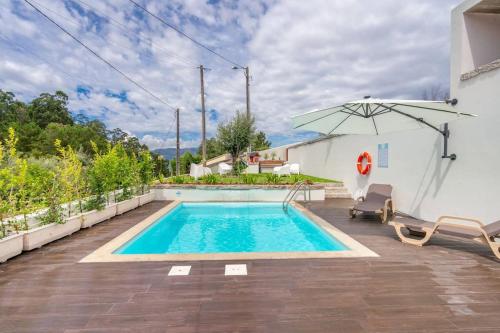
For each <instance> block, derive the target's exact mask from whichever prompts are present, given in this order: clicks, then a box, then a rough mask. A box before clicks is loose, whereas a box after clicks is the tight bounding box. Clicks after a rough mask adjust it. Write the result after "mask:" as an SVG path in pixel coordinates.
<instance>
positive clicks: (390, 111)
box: [292, 98, 476, 160]
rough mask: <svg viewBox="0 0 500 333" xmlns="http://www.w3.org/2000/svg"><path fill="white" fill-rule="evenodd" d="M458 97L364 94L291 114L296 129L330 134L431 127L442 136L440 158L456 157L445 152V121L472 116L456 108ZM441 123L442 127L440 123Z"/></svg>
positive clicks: (387, 131)
mask: <svg viewBox="0 0 500 333" xmlns="http://www.w3.org/2000/svg"><path fill="white" fill-rule="evenodd" d="M456 104H457V100H456V99H453V100H447V101H445V102H438V101H417V100H388V99H374V98H365V99H363V100H359V101H353V102H349V103H345V104H342V105H339V106H335V107H331V108H327V109H322V110H314V111H311V112H307V113H304V114H302V115H298V116H294V117H292V121H293V127H294V128H295V129H301V130H309V131H313V132H319V133H323V134H326V135H330V134H372V135H378V134H383V133H390V132H397V131H405V130H412V129H418V128H424V127H430V128H432V129H434V130H436V131H438V132H439V133H441V134H442V135H443V136H444V138H445V141H444V154H443V158H451V159H452V160H454V159H456V155H455V154H451V155H448V152H447V148H448V147H447V140H448V138H449V135H450V132H449V130H448V123H449V122H450V121H454V120H457V119H461V118H464V117H475V116H476V115H474V114H470V113H462V112H458V111H457V110H456V108H455V105H456ZM443 124H444V128H443V129H441V128H440V126H441V125H443Z"/></svg>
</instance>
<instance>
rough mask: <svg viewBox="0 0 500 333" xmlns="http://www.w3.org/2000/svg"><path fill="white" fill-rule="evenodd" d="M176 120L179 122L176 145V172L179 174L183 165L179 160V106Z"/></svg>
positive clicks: (176, 111)
mask: <svg viewBox="0 0 500 333" xmlns="http://www.w3.org/2000/svg"><path fill="white" fill-rule="evenodd" d="M175 120H176V122H177V142H176V146H175V174H176V175H177V176H179V174H180V170H181V166H180V163H179V162H180V161H179V108H177V109H176V110H175Z"/></svg>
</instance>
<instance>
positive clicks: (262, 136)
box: [252, 131, 271, 151]
mask: <svg viewBox="0 0 500 333" xmlns="http://www.w3.org/2000/svg"><path fill="white" fill-rule="evenodd" d="M269 148H271V141H268V140H267V139H266V133H264V132H262V131H259V132H258V133H257V134H256V135H255V137H254V138H253V140H252V150H254V151H255V150H266V149H269Z"/></svg>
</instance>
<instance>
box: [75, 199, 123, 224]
mask: <svg viewBox="0 0 500 333" xmlns="http://www.w3.org/2000/svg"><path fill="white" fill-rule="evenodd" d="M116 206H117V205H116V204H112V205H109V206H107V207H105V208H104V209H103V210H92V211H90V212H86V213H83V214H82V228H88V227H91V226H93V225H94V224H97V223H100V222H103V221H106V220H109V219H110V218H112V217H113V216H115V215H116Z"/></svg>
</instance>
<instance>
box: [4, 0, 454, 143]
mask: <svg viewBox="0 0 500 333" xmlns="http://www.w3.org/2000/svg"><path fill="white" fill-rule="evenodd" d="M86 2H88V3H89V4H91V5H92V6H93V7H96V8H97V9H98V11H99V13H97V14H98V15H105V16H106V17H108V19H107V21H104V20H102V21H96V13H94V14H92V15H87V14H86V15H81V14H80V11H78V10H76V9H74V8H73V9H71V7H68V5H67V2H63V1H62V0H57V1H52V0H51V1H49V0H37V3H42V4H43V5H44V6H45V7H47V8H49V9H51V10H53V11H54V12H57V14H58V15H53V14H52V13H51V12H48V14H49V15H50V16H53V17H54V19H56V20H57V21H58V22H59V23H60V24H62V25H64V26H65V27H66V28H67V29H68V30H69V31H71V32H72V33H74V34H75V35H77V36H78V37H79V38H81V39H82V40H84V41H85V43H87V44H88V45H89V46H90V47H92V48H93V49H95V50H96V51H98V52H99V53H100V54H101V55H102V56H103V57H105V58H106V59H108V60H109V61H111V62H113V64H114V65H116V66H117V67H118V68H119V69H120V70H122V71H123V72H124V73H126V74H127V75H129V76H131V77H133V78H134V80H136V81H137V82H139V83H140V84H141V85H143V86H144V87H146V88H147V89H149V90H150V91H152V92H153V93H154V94H155V95H157V96H160V97H161V98H162V99H164V100H166V101H167V102H168V103H169V104H171V105H172V106H175V107H177V106H181V107H182V108H183V112H182V115H181V133H182V137H183V138H185V139H186V141H184V143H183V144H184V145H185V146H186V145H193V146H197V145H198V143H197V140H195V139H193V137H195V135H194V134H193V133H199V131H200V127H201V126H200V113H199V112H196V109H199V107H200V96H199V89H200V87H199V71H198V70H197V69H196V68H195V67H196V66H197V65H198V64H200V63H203V64H204V65H205V66H206V67H208V68H211V69H212V70H210V71H207V72H206V73H205V79H206V105H207V109H216V110H217V111H218V114H219V120H221V121H224V120H227V119H229V118H230V117H231V116H232V115H233V114H234V112H235V110H244V109H245V86H244V76H243V73H242V71H239V70H238V71H235V70H231V65H230V64H227V63H225V62H224V61H222V60H221V59H219V58H217V57H215V56H213V55H212V54H210V53H209V52H206V51H205V50H203V49H201V48H199V47H197V46H196V45H194V44H193V43H192V42H191V41H189V40H187V39H186V38H184V37H182V36H180V35H179V34H178V33H176V32H174V31H172V30H171V29H168V28H166V27H165V26H163V25H161V24H160V23H159V22H157V21H155V20H154V19H151V18H150V17H148V16H147V15H144V16H143V17H142V18H141V17H139V16H136V15H135V14H134V13H136V12H137V9H136V8H134V6H133V5H131V4H130V2H128V1H126V0H117V1H113V2H109V1H98V0H87V1H86ZM458 2H459V0H411V1H405V2H401V1H398V0H379V1H368V0H365V1H359V0H357V1H355V0H309V1H285V0H281V1H276V0H267V1H264V0H262V1H255V0H241V1H238V2H234V1H229V0H222V1H220V2H218V3H216V4H214V5H210V4H208V2H207V1H205V0H189V1H180V0H176V1H172V2H163V1H159V0H151V1H148V2H147V4H148V8H149V9H150V10H151V11H152V12H154V13H158V14H159V15H161V16H162V17H164V18H166V19H167V20H168V21H169V22H173V23H174V24H176V25H177V26H179V27H180V28H181V29H182V30H183V31H186V32H188V33H189V34H191V35H193V36H195V37H196V38H197V39H198V40H201V41H203V42H204V43H206V44H208V45H210V46H211V47H213V48H214V49H215V50H217V51H218V52H220V53H223V54H224V55H226V56H227V57H229V58H231V59H235V61H236V62H237V63H239V64H243V65H246V64H249V65H250V69H251V75H252V81H251V103H252V112H253V114H254V115H255V116H256V119H257V126H258V127H259V129H262V130H264V131H266V132H267V133H268V134H270V135H278V136H282V137H290V141H295V140H294V135H293V134H292V133H293V130H292V129H291V124H290V116H291V115H293V114H297V113H301V112H305V111H309V110H311V109H314V108H319V107H324V106H331V105H334V104H337V103H341V102H343V101H346V100H350V99H358V98H360V97H362V96H364V95H372V96H377V97H386V98H419V97H420V94H421V92H422V90H424V89H425V88H428V87H429V86H431V85H434V84H441V85H443V86H447V84H448V52H449V51H448V50H449V15H450V13H449V12H450V9H451V7H452V6H453V5H455V4H457V3H458ZM75 3H76V4H79V3H77V2H75ZM82 8H83V9H84V10H86V11H87V12H88V8H86V7H85V6H83V7H82ZM101 13H102V14H101ZM109 18H112V20H109ZM0 19H1V20H2V27H3V28H2V31H1V35H0V48H1V52H0V88H1V89H4V90H12V91H14V92H15V93H16V94H18V95H19V96H21V97H22V98H26V99H28V98H30V97H33V96H36V95H38V94H39V93H41V92H46V91H53V90H56V89H61V90H64V91H66V92H67V93H68V94H69V96H70V106H71V108H72V109H73V110H75V111H78V110H85V112H86V113H87V114H88V115H91V116H94V117H98V118H100V119H102V120H103V121H104V122H105V123H106V124H107V126H108V127H110V128H114V127H121V128H122V129H124V130H127V131H129V132H131V133H133V134H135V135H137V136H138V137H142V139H141V140H142V142H145V143H146V142H149V143H148V145H151V147H165V146H173V145H174V144H175V142H174V141H172V139H161V138H165V137H168V138H171V137H173V131H174V130H175V127H174V126H173V119H174V118H173V110H171V109H170V108H169V107H168V106H166V105H163V104H161V103H158V101H156V100H154V99H153V98H152V97H151V96H149V95H148V94H147V93H145V92H143V91H142V90H140V89H138V88H137V87H136V86H134V85H133V84H131V83H130V82H128V81H126V80H125V79H124V78H123V77H121V76H120V75H119V74H118V73H116V72H114V71H113V70H111V69H110V68H108V67H107V66H106V65H104V64H103V63H102V62H101V61H100V60H98V59H96V58H95V57H93V56H92V55H91V54H90V53H88V52H87V51H86V50H85V49H83V48H82V47H81V46H79V45H78V44H76V43H75V42H74V41H73V40H72V39H71V38H69V37H67V36H65V35H64V34H63V33H62V32H61V31H59V30H57V28H55V27H54V26H53V25H51V24H50V23H49V22H48V21H47V20H45V19H44V18H42V17H41V16H40V15H39V14H37V13H35V12H34V11H33V10H30V9H29V8H28V7H26V6H25V5H24V4H23V3H22V2H15V1H14V0H11V1H7V6H4V7H2V8H1V11H0ZM116 24H117V25H118V26H117V25H116ZM124 27H125V28H124ZM124 30H125V31H124ZM133 32H139V33H140V36H141V38H142V39H143V40H140V39H139V38H138V37H137V36H136V35H135V34H134V33H133ZM3 37H5V38H8V39H9V40H10V42H5V41H4V40H3ZM150 39H151V40H152V41H153V44H152V43H150V42H149V40H150ZM13 42H15V43H18V44H20V45H21V46H23V47H25V48H26V49H28V50H30V51H31V53H30V52H26V51H22V50H21V51H19V49H18V48H16V47H14V46H13V44H12V43H13ZM33 53H34V54H35V55H36V56H34V55H33ZM42 59H43V60H42ZM47 60H48V61H49V62H50V64H47V63H46V61H47ZM61 69H62V70H63V71H64V73H63V72H62V71H61ZM79 84H80V85H86V86H91V87H92V88H93V89H92V93H91V95H90V99H86V98H82V99H79V98H78V97H77V94H76V91H75V90H76V87H77V85H79ZM107 91H112V92H121V91H126V92H127V96H128V99H129V101H130V102H132V103H122V102H120V101H119V99H117V98H113V97H109V96H107V94H106V92H107ZM207 130H208V133H209V136H210V135H213V134H214V133H215V131H216V124H215V123H213V122H209V123H208V129H207ZM153 132H154V133H157V134H155V135H151V134H150V133H153Z"/></svg>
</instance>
